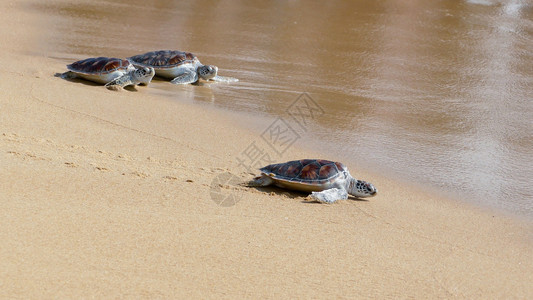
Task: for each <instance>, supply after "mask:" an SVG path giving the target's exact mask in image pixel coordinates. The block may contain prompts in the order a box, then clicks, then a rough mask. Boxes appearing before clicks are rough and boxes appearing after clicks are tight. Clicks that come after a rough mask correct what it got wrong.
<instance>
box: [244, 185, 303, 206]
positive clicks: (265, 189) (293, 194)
mask: <svg viewBox="0 0 533 300" xmlns="http://www.w3.org/2000/svg"><path fill="white" fill-rule="evenodd" d="M245 186H246V187H248V188H252V189H255V190H256V191H259V192H261V193H263V194H275V195H276V196H285V197H289V198H291V199H297V198H306V197H307V196H308V195H309V193H305V192H299V191H292V190H286V189H282V188H280V187H277V186H258V185H254V184H253V183H251V182H246V183H245ZM303 202H308V201H305V200H303Z"/></svg>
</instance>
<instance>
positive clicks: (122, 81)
mask: <svg viewBox="0 0 533 300" xmlns="http://www.w3.org/2000/svg"><path fill="white" fill-rule="evenodd" d="M132 75H133V72H129V73H127V74H124V75H122V76H120V77H117V78H115V79H113V80H111V81H110V82H108V83H106V84H105V87H106V88H107V89H109V90H114V91H119V90H121V89H123V88H124V87H125V86H128V85H134V84H136V83H135V82H134V80H133V76H132Z"/></svg>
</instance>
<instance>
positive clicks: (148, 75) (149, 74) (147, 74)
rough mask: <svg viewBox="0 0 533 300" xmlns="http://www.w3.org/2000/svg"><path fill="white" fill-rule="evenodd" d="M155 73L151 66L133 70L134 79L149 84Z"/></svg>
mask: <svg viewBox="0 0 533 300" xmlns="http://www.w3.org/2000/svg"><path fill="white" fill-rule="evenodd" d="M154 75H155V70H154V68H151V67H142V68H139V69H137V70H135V71H133V74H132V76H133V79H134V80H136V81H138V82H139V84H142V85H148V84H149V83H150V81H152V78H153V77H154Z"/></svg>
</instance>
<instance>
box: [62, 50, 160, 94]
mask: <svg viewBox="0 0 533 300" xmlns="http://www.w3.org/2000/svg"><path fill="white" fill-rule="evenodd" d="M67 69H69V71H68V72H65V73H63V74H61V78H65V79H66V78H83V79H86V80H89V81H93V82H96V83H102V84H105V86H106V87H107V88H108V89H121V88H123V87H125V86H127V85H137V84H143V85H147V84H148V83H150V81H151V80H152V78H153V77H154V75H155V71H154V69H153V68H149V67H142V68H139V69H136V68H135V67H134V66H133V65H132V64H131V63H130V62H129V61H128V60H126V59H120V58H114V57H111V58H110V57H93V58H87V59H83V60H79V61H77V62H74V63H72V64H70V65H67Z"/></svg>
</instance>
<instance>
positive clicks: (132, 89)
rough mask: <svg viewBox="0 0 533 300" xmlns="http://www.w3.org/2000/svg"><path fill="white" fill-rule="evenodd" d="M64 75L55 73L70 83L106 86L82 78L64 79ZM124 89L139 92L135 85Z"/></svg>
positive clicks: (55, 75)
mask: <svg viewBox="0 0 533 300" xmlns="http://www.w3.org/2000/svg"><path fill="white" fill-rule="evenodd" d="M62 75H63V73H55V74H54V77H58V78H61V79H63V80H66V81H69V82H74V83H79V84H83V85H88V86H100V87H101V86H104V85H103V84H100V83H96V82H92V81H89V80H85V79H81V78H63V77H62ZM123 89H124V90H127V91H130V92H137V91H138V90H137V89H136V88H135V86H133V85H129V86H126V87H123Z"/></svg>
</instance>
